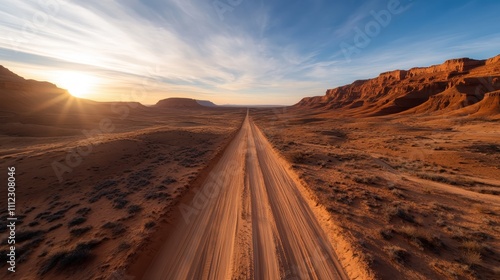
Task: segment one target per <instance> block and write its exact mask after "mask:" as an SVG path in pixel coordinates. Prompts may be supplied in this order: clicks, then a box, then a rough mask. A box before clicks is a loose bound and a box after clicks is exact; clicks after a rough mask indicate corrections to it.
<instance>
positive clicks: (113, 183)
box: [94, 180, 118, 190]
mask: <svg viewBox="0 0 500 280" xmlns="http://www.w3.org/2000/svg"><path fill="white" fill-rule="evenodd" d="M116 185H118V181H115V180H106V181H104V182H102V183H99V184H97V185H96V186H94V189H95V190H102V189H108V188H110V187H114V186H116Z"/></svg>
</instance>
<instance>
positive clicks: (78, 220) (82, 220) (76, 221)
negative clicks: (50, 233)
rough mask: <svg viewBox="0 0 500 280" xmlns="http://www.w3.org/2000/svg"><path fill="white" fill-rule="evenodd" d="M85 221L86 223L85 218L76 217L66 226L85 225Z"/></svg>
mask: <svg viewBox="0 0 500 280" xmlns="http://www.w3.org/2000/svg"><path fill="white" fill-rule="evenodd" d="M86 221H87V218H85V217H82V216H80V217H76V218H74V219H73V220H71V221H69V223H68V226H69V227H72V226H76V225H80V224H83V223H85V222H86Z"/></svg>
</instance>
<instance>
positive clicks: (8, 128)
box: [0, 104, 245, 279]
mask: <svg viewBox="0 0 500 280" xmlns="http://www.w3.org/2000/svg"><path fill="white" fill-rule="evenodd" d="M110 105H111V104H110ZM109 108H110V106H106V107H105V108H104V109H103V110H102V111H101V112H99V114H95V115H94V114H91V115H80V116H79V117H80V118H79V122H78V124H75V123H74V122H73V119H71V118H67V119H66V121H61V123H59V124H58V125H46V124H45V123H43V122H44V121H45V120H46V119H50V118H51V116H50V115H46V114H41V115H37V116H36V118H34V120H33V121H31V123H28V121H26V119H27V118H23V119H22V120H21V121H18V119H12V120H9V121H6V122H5V123H2V124H1V125H0V131H1V132H2V133H1V134H2V135H1V136H0V143H1V144H0V147H1V149H0V157H1V159H2V168H3V169H5V170H6V169H7V166H15V167H16V179H17V188H16V197H17V201H16V208H17V209H16V210H17V217H18V219H19V221H18V222H17V229H16V238H17V240H16V242H17V262H18V263H17V268H18V270H17V272H16V275H15V276H16V277H15V279H68V278H70V277H76V278H75V279H123V278H122V275H125V273H124V271H125V268H127V267H128V265H129V264H130V259H131V258H132V257H133V256H134V255H135V254H136V252H138V251H140V248H141V247H142V246H144V244H145V243H148V238H149V237H150V235H151V233H153V232H155V231H156V230H157V228H158V227H159V226H160V225H162V224H165V223H167V222H168V221H169V219H170V218H171V217H170V211H171V210H172V209H173V208H174V207H173V205H175V204H176V203H177V201H178V199H179V198H180V197H182V196H183V195H185V194H186V193H187V192H188V191H189V190H190V188H189V186H190V185H191V184H192V183H193V182H195V181H196V178H197V177H198V176H199V175H200V173H203V172H205V169H206V168H207V166H210V164H211V162H212V161H214V160H216V159H217V157H218V154H219V153H220V152H221V151H223V150H224V147H225V146H226V145H227V143H228V141H229V140H230V139H231V138H232V135H233V134H234V133H235V132H236V131H237V130H238V128H239V127H240V125H241V122H242V121H243V119H244V116H245V110H244V109H207V110H194V111H193V110H190V109H183V110H181V109H168V110H163V109H157V111H155V112H153V113H144V112H140V111H139V112H134V111H132V112H131V113H130V115H129V116H128V117H127V118H125V119H122V118H120V117H119V115H116V114H114V113H112V112H111V110H110V109H109ZM106 109H107V110H108V111H109V112H110V113H109V114H105V113H103V112H106ZM103 118H104V119H108V120H110V121H111V123H112V124H113V127H114V129H113V130H112V131H101V130H99V128H100V125H99V124H100V121H101V120H102V119H103ZM82 120H83V121H82ZM40 123H41V124H40ZM84 130H87V131H92V130H98V131H99V133H97V132H95V133H94V134H92V136H91V137H89V136H88V135H87V134H85V133H83V132H82V131H84ZM78 148H81V150H78ZM75 151H76V152H78V151H83V153H82V154H83V155H80V156H74V153H75ZM68 155H71V157H73V156H74V157H76V159H75V158H70V161H71V163H70V162H66V157H67V156H68ZM78 158H79V159H78ZM54 161H57V162H61V163H62V164H66V163H69V164H73V165H72V167H70V168H71V171H69V172H65V173H63V176H62V180H61V181H60V180H59V178H58V176H57V174H56V172H55V171H54V169H53V167H52V164H53V163H54ZM1 192H2V197H6V193H5V192H6V189H2V191H1ZM2 207H5V209H3V208H2V211H1V212H2V217H1V218H2V220H5V219H6V218H7V215H6V214H7V210H6V204H2ZM7 236H8V231H7V228H6V227H5V224H4V223H2V228H1V233H0V237H1V240H2V243H4V241H5V240H6V238H7ZM6 249H7V248H6V247H2V252H1V259H2V267H3V268H5V267H6V258H7V256H6V253H7V252H6ZM6 272H7V270H6V269H5V270H2V275H3V276H0V278H3V279H12V278H10V277H11V276H12V275H7V273H6ZM4 277H7V278H4Z"/></svg>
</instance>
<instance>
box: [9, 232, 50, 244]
mask: <svg viewBox="0 0 500 280" xmlns="http://www.w3.org/2000/svg"><path fill="white" fill-rule="evenodd" d="M44 233H45V232H44V231H42V230H28V231H18V232H16V243H17V242H23V241H26V240H31V239H33V238H35V237H41V236H43V234H44Z"/></svg>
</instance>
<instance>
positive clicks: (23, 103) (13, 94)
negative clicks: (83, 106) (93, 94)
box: [0, 66, 91, 114]
mask: <svg viewBox="0 0 500 280" xmlns="http://www.w3.org/2000/svg"><path fill="white" fill-rule="evenodd" d="M75 100H76V98H75V97H73V96H72V95H70V94H69V93H68V92H67V91H66V90H64V89H60V88H58V87H57V86H56V85H54V84H51V83H48V82H38V81H35V80H26V79H24V78H22V77H20V76H18V75H16V74H14V73H13V72H11V71H10V70H9V69H7V68H5V67H3V66H0V111H7V112H14V113H16V114H28V113H34V112H52V113H56V112H59V111H61V110H63V108H64V106H65V105H66V106H67V107H66V108H68V106H69V107H71V106H70V105H71V104H73V103H74V102H73V101H75ZM85 102H86V103H88V102H91V101H85ZM68 109H71V108H68Z"/></svg>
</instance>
